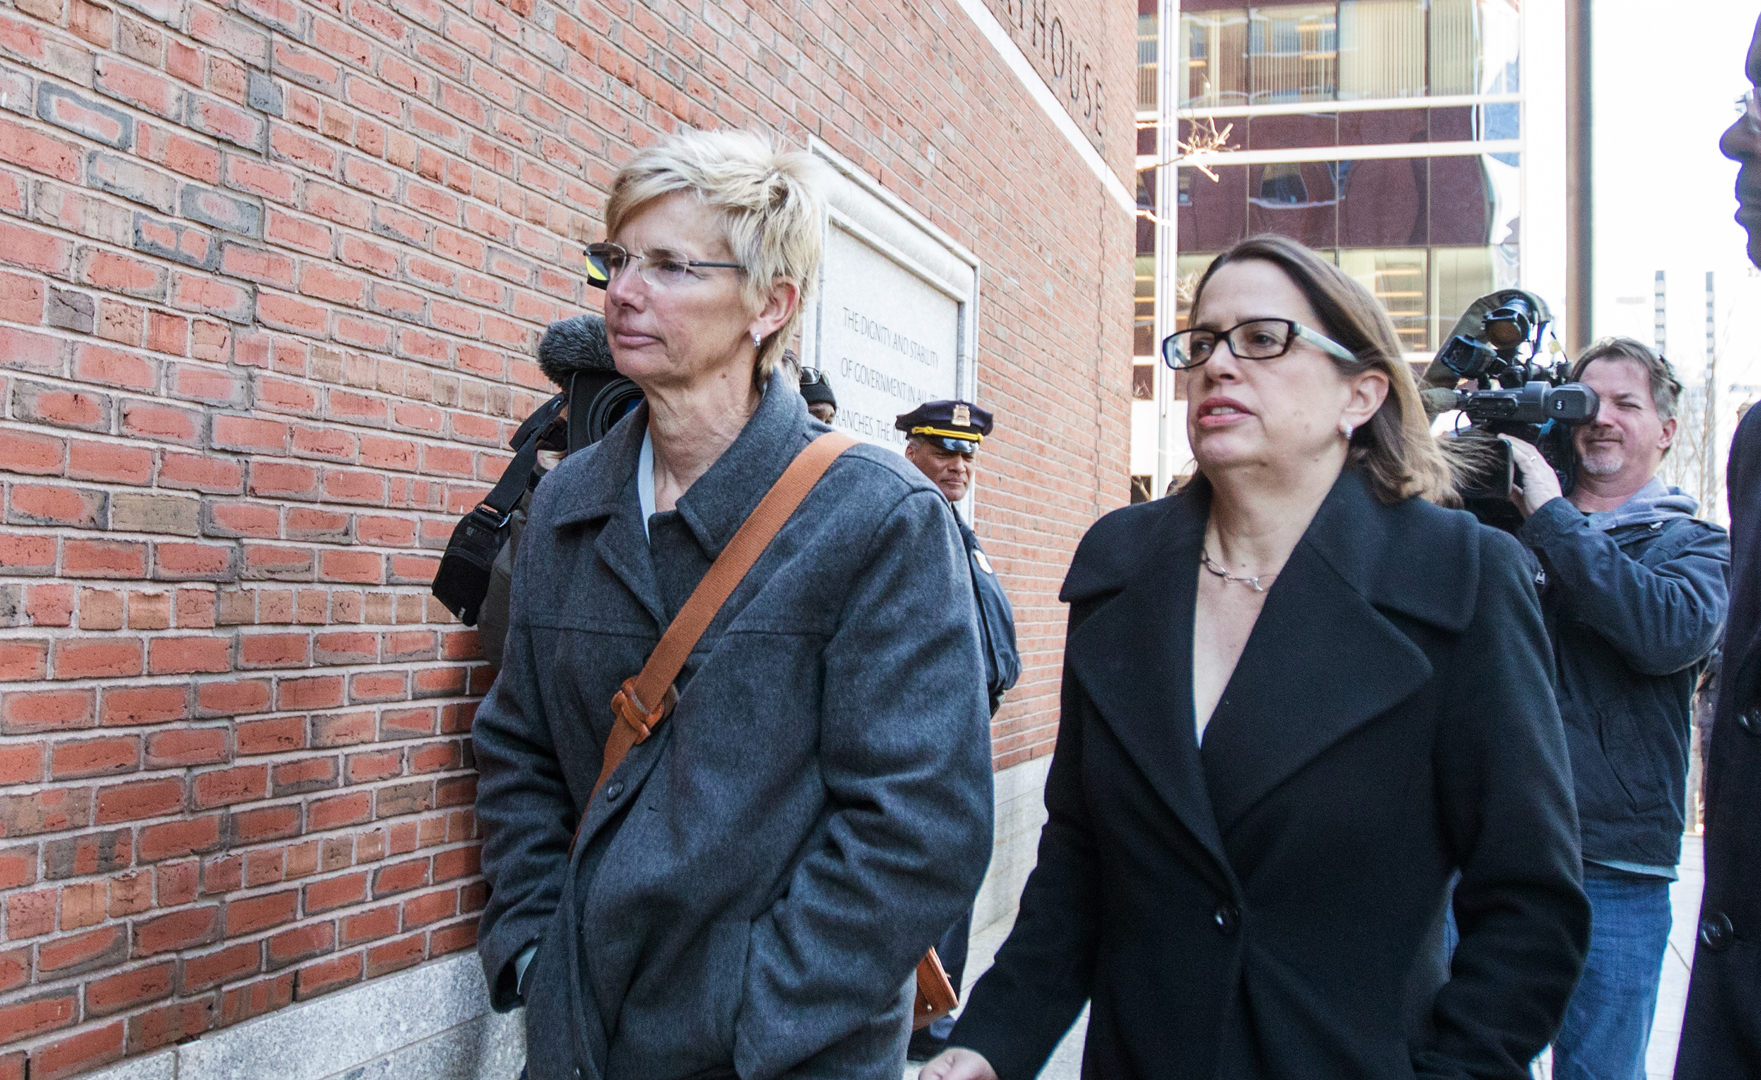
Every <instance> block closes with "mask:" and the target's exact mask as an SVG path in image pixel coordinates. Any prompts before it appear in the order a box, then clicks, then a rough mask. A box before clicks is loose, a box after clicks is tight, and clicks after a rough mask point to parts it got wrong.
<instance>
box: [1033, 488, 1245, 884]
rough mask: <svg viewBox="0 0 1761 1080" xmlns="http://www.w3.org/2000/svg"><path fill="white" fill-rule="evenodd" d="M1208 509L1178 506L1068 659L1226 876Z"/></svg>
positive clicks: (1182, 500)
mask: <svg viewBox="0 0 1761 1080" xmlns="http://www.w3.org/2000/svg"><path fill="white" fill-rule="evenodd" d="M1206 502H1207V501H1206V500H1205V499H1204V498H1203V497H1202V495H1201V496H1194V495H1183V496H1180V497H1178V498H1174V499H1170V500H1168V503H1167V505H1168V513H1167V515H1166V517H1164V518H1163V520H1162V523H1161V525H1160V528H1161V530H1162V537H1161V539H1160V542H1159V543H1158V544H1156V545H1154V546H1153V547H1152V548H1151V550H1152V551H1153V552H1155V554H1154V555H1153V556H1152V557H1150V558H1147V559H1145V560H1144V561H1143V564H1142V565H1141V566H1138V567H1136V568H1134V569H1133V570H1132V571H1131V573H1130V574H1129V576H1128V577H1127V579H1126V581H1125V585H1124V588H1123V589H1122V590H1121V591H1120V592H1119V593H1118V594H1117V595H1116V596H1114V597H1113V598H1112V599H1111V600H1108V601H1106V602H1105V603H1104V604H1102V605H1101V607H1099V608H1098V609H1096V610H1095V612H1094V613H1093V614H1091V615H1090V616H1088V618H1087V619H1086V620H1084V621H1083V623H1082V624H1081V625H1080V626H1078V627H1077V629H1076V630H1075V632H1074V633H1072V634H1071V637H1070V642H1069V645H1068V647H1067V655H1068V658H1069V661H1070V664H1071V667H1072V669H1073V670H1074V671H1075V673H1076V675H1077V677H1078V678H1079V679H1080V680H1081V683H1082V689H1083V691H1084V692H1085V693H1087V695H1088V697H1089V699H1090V700H1091V701H1093V702H1094V705H1095V708H1096V709H1097V710H1098V711H1099V712H1100V714H1101V716H1102V717H1104V718H1105V720H1106V722H1107V726H1108V728H1109V729H1110V730H1111V731H1112V732H1113V733H1114V735H1115V736H1116V737H1117V738H1118V740H1119V742H1120V744H1121V745H1122V746H1123V747H1124V748H1125V752H1126V753H1127V754H1129V755H1130V756H1131V758H1132V760H1134V761H1135V762H1136V763H1137V766H1138V768H1139V769H1140V770H1142V772H1143V774H1144V776H1145V777H1146V778H1147V779H1148V780H1149V783H1150V785H1151V786H1152V787H1153V788H1154V789H1155V791H1156V793H1157V795H1159V796H1160V797H1161V799H1162V801H1163V802H1165V803H1167V804H1168V807H1169V808H1170V809H1171V810H1173V811H1174V814H1175V816H1176V817H1177V818H1179V820H1180V823H1181V824H1182V825H1184V826H1185V827H1186V829H1187V831H1188V832H1190V833H1191V834H1192V835H1193V837H1194V838H1196V839H1197V840H1198V841H1199V843H1200V844H1202V845H1203V846H1204V847H1205V849H1206V850H1208V851H1209V852H1210V853H1211V854H1212V855H1213V856H1214V857H1215V858H1216V860H1217V864H1218V867H1219V868H1220V869H1223V870H1224V872H1225V873H1226V867H1227V866H1228V861H1227V858H1226V856H1225V854H1224V849H1223V839H1222V835H1221V833H1220V832H1219V831H1218V829H1217V823H1216V819H1215V816H1214V815H1213V813H1212V810H1211V803H1210V799H1209V797H1208V796H1207V795H1206V792H1205V777H1204V770H1203V767H1202V765H1201V764H1200V761H1199V753H1198V740H1197V737H1196V735H1195V732H1194V723H1193V713H1192V611H1193V603H1194V600H1195V597H1196V590H1197V586H1198V576H1197V575H1198V553H1199V545H1200V544H1202V543H1203V542H1204V531H1205V507H1206ZM1195 504H1196V505H1195Z"/></svg>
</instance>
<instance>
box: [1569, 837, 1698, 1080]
mask: <svg viewBox="0 0 1761 1080" xmlns="http://www.w3.org/2000/svg"><path fill="white" fill-rule="evenodd" d="M1584 892H1585V893H1587V894H1588V895H1589V897H1590V958H1589V962H1588V963H1587V964H1586V965H1585V967H1584V977H1583V978H1582V979H1581V980H1580V981H1579V982H1578V988H1577V989H1576V990H1575V991H1573V992H1572V995H1571V1001H1569V1002H1568V1003H1567V1004H1566V1007H1565V1022H1564V1023H1563V1024H1562V1025H1561V1026H1560V1028H1559V1036H1558V1037H1557V1038H1555V1039H1554V1040H1553V1080H1645V1045H1646V1044H1647V1043H1648V1042H1650V1040H1651V1019H1652V1017H1653V1015H1654V1014H1655V1013H1656V1011H1657V984H1658V983H1659V982H1661V981H1662V978H1663V950H1664V949H1666V948H1668V947H1669V923H1670V918H1669V882H1668V881H1666V880H1664V879H1663V878H1657V877H1642V876H1640V875H1637V874H1622V873H1620V872H1618V871H1613V870H1604V869H1600V868H1598V867H1595V866H1587V867H1585V872H1584Z"/></svg>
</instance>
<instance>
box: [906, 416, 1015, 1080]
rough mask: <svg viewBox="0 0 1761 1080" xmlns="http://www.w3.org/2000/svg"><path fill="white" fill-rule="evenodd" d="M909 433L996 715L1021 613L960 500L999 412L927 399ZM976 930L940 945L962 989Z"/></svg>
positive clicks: (935, 1030) (940, 1045)
mask: <svg viewBox="0 0 1761 1080" xmlns="http://www.w3.org/2000/svg"><path fill="white" fill-rule="evenodd" d="M893 426H894V427H895V428H897V429H898V430H900V431H903V432H904V433H905V436H906V437H905V457H906V458H907V459H909V460H910V461H911V463H912V464H913V465H916V466H917V467H918V469H919V470H921V471H922V472H923V475H925V476H927V477H929V479H930V481H931V482H932V483H934V484H935V486H936V487H937V488H939V489H940V490H941V493H942V495H943V496H944V497H945V498H946V499H947V500H948V505H949V506H950V507H951V508H953V509H954V521H955V522H956V523H957V524H958V525H959V526H960V535H961V537H962V538H964V539H965V541H966V562H967V565H968V567H969V569H970V570H971V572H972V593H973V598H974V600H976V602H977V604H978V628H979V634H980V636H981V637H982V638H983V642H982V644H983V646H984V667H985V672H984V675H985V683H986V687H987V689H988V690H989V691H990V699H991V714H992V715H995V714H996V711H997V707H998V706H999V705H1001V704H1002V702H1003V694H1004V693H1005V692H1007V691H1008V689H1009V688H1010V687H1011V686H1014V685H1015V680H1016V679H1017V678H1019V677H1020V676H1021V657H1020V654H1018V653H1017V652H1016V651H1015V611H1014V609H1013V608H1011V607H1010V606H1009V597H1008V595H1007V594H1006V593H1004V592H1003V583H1002V582H1001V581H998V580H997V572H996V570H995V569H993V568H992V567H991V560H990V559H989V558H988V557H987V556H986V555H985V553H984V549H983V548H981V547H979V545H978V535H977V534H976V533H974V532H973V531H972V529H971V527H970V526H968V525H967V524H966V522H964V521H962V520H961V519H960V512H959V509H958V508H959V505H960V500H961V499H964V498H965V497H966V492H967V490H968V489H970V488H971V487H972V476H973V472H974V466H973V459H974V458H976V457H977V456H978V447H979V444H980V443H982V442H984V438H985V436H986V435H989V434H990V433H991V426H992V420H991V414H990V413H988V412H986V411H985V410H983V409H981V408H979V407H978V406H976V405H973V404H971V403H970V402H965V401H926V402H924V403H923V404H922V405H919V406H918V407H917V408H915V409H913V410H911V411H910V412H908V413H905V414H904V415H902V416H900V417H899V418H898V419H896V420H894V421H893ZM971 935H972V912H971V911H968V912H967V913H966V915H965V916H964V917H963V918H961V920H960V921H959V923H957V924H956V925H955V926H954V928H953V929H951V930H949V931H948V933H947V934H946V935H944V936H943V938H942V940H941V942H940V943H939V944H937V945H936V952H937V954H938V955H939V956H940V957H941V960H942V966H943V967H944V968H946V969H947V972H948V981H949V982H951V983H953V984H954V989H955V990H956V991H958V990H959V989H960V977H961V975H962V974H964V973H965V969H966V944H967V939H968V938H969V937H971ZM953 1030H954V1020H953V1018H952V1017H948V1016H944V1017H942V1018H941V1019H940V1020H937V1021H936V1022H935V1023H933V1024H931V1025H929V1026H928V1027H926V1028H924V1029H923V1030H922V1031H919V1032H917V1033H916V1034H914V1035H912V1036H911V1048H910V1057H911V1059H912V1060H914V1061H927V1060H929V1059H930V1058H932V1057H934V1056H935V1055H937V1054H939V1053H941V1052H942V1051H943V1050H945V1049H947V1045H948V1034H949V1033H950V1032H951V1031H953Z"/></svg>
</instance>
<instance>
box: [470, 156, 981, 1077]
mask: <svg viewBox="0 0 1761 1080" xmlns="http://www.w3.org/2000/svg"><path fill="white" fill-rule="evenodd" d="M822 219H823V210H822V208H821V204H820V199H819V196H818V194H817V192H816V190H815V180H814V176H813V169H812V167H811V163H810V161H809V160H808V159H807V158H806V157H805V155H802V154H794V153H778V152H777V151H775V150H774V149H772V148H771V147H770V146H769V145H767V144H765V143H764V142H762V141H761V140H759V139H758V138H756V137H754V136H750V135H744V134H740V133H725V132H724V133H704V132H687V133H684V134H680V135H675V136H673V137H671V138H669V139H666V140H664V141H662V142H661V143H659V144H658V145H656V146H654V147H653V148H651V149H649V150H646V151H644V152H643V153H641V154H639V155H638V156H637V157H636V158H635V159H634V160H632V161H631V162H630V163H629V164H628V165H627V166H625V167H624V169H623V170H622V171H621V172H620V173H619V174H618V176H617V179H616V181H615V183H614V185H613V187H612V192H611V198H610V200H609V201H608V203H607V206H606V232H607V236H608V239H607V240H606V241H605V242H604V243H598V244H594V245H593V246H592V247H590V248H589V249H588V259H589V273H590V277H591V279H592V280H593V281H594V283H596V284H597V285H599V286H600V287H601V288H603V289H604V290H605V326H606V332H607V336H608V339H609V341H610V345H611V352H612V356H613V357H614V359H615V360H616V362H617V368H618V371H619V372H621V373H622V374H624V375H627V376H629V377H630V378H631V379H633V380H634V381H635V382H636V383H637V385H639V386H640V387H641V388H642V391H643V393H644V394H645V395H646V398H647V402H646V404H645V405H644V406H643V407H641V408H639V409H637V410H635V411H634V412H632V413H631V414H630V415H629V416H628V417H626V418H625V419H624V420H622V421H621V422H620V423H619V424H618V426H617V427H615V428H613V429H612V430H611V432H610V433H608V434H607V435H606V437H605V438H604V439H602V440H601V441H600V442H598V443H596V444H595V445H594V446H593V447H592V448H591V449H589V450H586V451H584V452H581V453H577V454H574V455H571V456H570V457H569V458H567V459H566V460H565V461H564V462H563V463H562V465H561V466H559V467H558V468H557V469H556V471H554V472H552V473H550V474H548V475H547V476H546V477H545V479H544V481H543V483H541V484H540V485H539V486H538V489H537V491H536V493H535V497H534V501H533V506H532V513H531V518H530V520H529V522H528V524H527V526H526V530H525V533H524V536H523V538H522V542H521V546H520V552H519V556H518V561H517V565H516V567H515V572H514V583H513V614H512V618H511V620H510V628H509V633H508V640H507V647H506V657H505V666H504V667H503V668H502V670H501V674H500V677H499V678H498V679H497V680H496V683H495V687H494V689H493V690H492V691H491V692H490V694H489V696H488V697H487V698H486V699H485V700H484V702H483V705H482V707H481V708H480V709H479V711H478V713H477V718H476V723H475V725H474V727H473V739H474V746H475V748H476V755H477V766H478V770H479V773H480V776H481V779H480V782H479V785H478V794H477V815H478V819H479V820H480V821H481V822H482V825H483V830H484V846H483V871H484V874H485V876H486V877H487V878H488V879H489V882H490V885H491V888H492V892H491V895H490V899H489V904H488V907H487V908H486V909H485V911H484V914H483V923H482V931H481V934H480V940H479V951H480V953H481V954H482V957H483V965H484V971H485V973H486V974H487V976H488V978H489V983H490V986H491V990H492V994H493V1001H494V1003H495V1005H496V1007H498V1008H502V1009H506V1008H510V1007H512V1006H513V1005H515V1004H517V1003H519V1002H522V1001H523V1002H524V1004H525V1007H526V1033H527V1064H528V1068H529V1070H530V1074H531V1078H532V1080H581V1078H582V1077H595V1078H604V1080H637V1078H640V1080H670V1078H679V1080H685V1078H692V1080H709V1078H717V1077H727V1078H732V1077H735V1076H744V1077H776V1076H802V1077H806V1076H817V1077H828V1078H830V1077H837V1078H855V1080H898V1078H899V1075H900V1073H901V1071H902V1070H903V1067H904V1058H905V1043H906V1039H907V1036H908V1035H909V1033H910V1016H911V1011H912V989H913V985H914V984H913V981H912V971H913V968H914V967H915V966H916V964H917V962H918V961H919V959H920V958H922V957H923V955H924V952H925V950H927V949H928V948H929V946H930V945H932V944H933V943H934V942H935V940H936V938H937V937H938V936H939V935H940V934H941V932H942V931H943V930H945V929H946V928H947V927H948V926H949V925H951V924H952V923H953V922H954V920H955V919H956V918H957V917H958V916H959V915H960V914H961V912H963V911H964V910H966V907H967V905H968V904H969V903H970V902H971V900H972V897H973V895H974V893H975V892H976V891H977V888H978V884H979V881H980V879H981V878H982V877H983V875H984V869H985V864H986V862H987V860H988V858H989V855H990V849H991V786H990V783H991V781H990V739H989V728H988V724H987V720H988V716H989V713H988V711H987V708H986V704H987V703H986V701H985V695H984V680H983V678H982V677H974V673H975V672H977V673H982V672H983V670H984V666H983V660H982V659H981V657H980V654H979V640H978V631H977V628H976V623H975V621H974V614H973V606H972V600H971V585H970V581H969V579H968V578H967V574H966V567H965V551H964V548H963V546H962V544H961V539H960V532H959V529H958V527H957V526H956V524H955V522H954V517H953V514H952V513H951V512H950V511H949V509H948V506H947V501H946V500H945V499H943V498H942V497H941V494H940V493H939V492H938V491H937V490H936V489H935V487H934V486H932V485H931V484H930V483H929V481H927V480H926V479H924V477H923V476H922V475H921V474H920V473H919V472H918V471H917V470H916V469H915V468H913V467H912V466H911V464H910V463H909V462H907V461H906V460H905V459H904V458H903V457H900V456H899V455H898V454H895V453H892V452H891V451H888V450H884V449H879V448H874V447H868V446H856V447H854V448H851V449H847V450H845V451H844V452H843V453H842V455H841V456H838V457H837V458H836V459H835V460H833V461H832V464H831V465H830V467H829V469H828V470H827V471H826V472H825V473H824V475H823V478H822V479H820V480H819V481H818V483H817V484H816V485H814V486H812V487H811V489H810V490H809V492H808V494H807V495H806V501H805V502H803V503H801V504H800V507H799V509H798V510H797V511H796V512H795V513H793V515H792V516H790V517H788V518H787V520H786V523H785V524H783V526H782V528H781V531H780V532H779V533H777V534H776V535H775V538H774V539H773V540H771V541H770V543H769V545H768V546H767V547H765V548H764V549H763V553H762V554H761V555H760V556H759V557H758V560H757V562H756V563H755V564H753V565H752V567H751V569H750V571H749V572H747V573H746V575H745V577H744V578H743V579H741V580H740V583H739V585H738V586H737V587H736V588H735V589H734V591H733V592H732V594H731V595H730V596H729V597H728V598H727V600H726V602H725V603H724V604H723V605H722V606H721V608H720V609H719V612H718V613H717V614H716V615H715V616H714V618H713V620H712V621H711V622H709V624H708V626H707V629H706V630H705V632H704V633H703V634H702V636H701V638H700V639H698V641H697V644H696V646H695V648H693V649H690V650H689V654H688V658H687V659H686V660H685V663H684V666H683V669H682V670H681V671H680V673H679V675H678V677H677V679H676V680H674V681H673V682H672V684H671V692H670V693H667V694H665V695H664V696H661V695H655V696H656V699H657V701H658V702H659V703H658V704H656V703H653V702H651V703H647V704H645V703H643V702H641V701H640V700H639V698H640V694H639V693H638V692H637V691H639V690H640V689H641V688H640V686H639V685H635V684H630V685H626V683H625V680H629V679H632V677H635V676H637V674H638V672H640V671H642V670H643V669H644V665H645V664H646V663H647V661H648V659H649V657H650V654H651V653H653V652H654V651H655V649H656V645H657V641H658V640H659V639H660V638H661V635H662V633H663V632H664V631H666V630H667V629H668V628H669V627H671V626H673V625H674V624H675V622H676V623H679V624H681V625H683V624H688V623H689V622H690V620H689V619H685V618H681V617H680V616H681V610H682V609H683V608H684V606H685V603H686V599H687V597H689V596H691V595H692V593H693V590H694V589H696V588H697V586H698V585H699V584H700V583H701V582H702V581H703V580H704V578H705V576H706V574H707V573H708V572H709V569H710V566H711V564H712V563H714V562H715V561H716V560H717V559H718V557H720V556H722V554H723V553H724V551H725V550H727V549H729V548H730V546H734V547H737V546H738V545H732V544H731V540H732V538H733V537H734V535H735V533H736V531H737V530H738V529H739V528H740V527H741V525H742V523H743V522H744V521H746V520H747V518H748V516H749V515H750V514H751V513H752V511H753V509H754V507H755V506H756V505H757V504H758V503H759V501H760V499H761V498H762V497H764V496H765V494H766V492H767V491H769V490H771V488H772V484H773V482H775V481H777V480H778V478H779V477H780V476H781V475H782V474H783V472H784V470H785V469H786V468H787V467H788V466H789V465H790V463H791V462H792V461H794V460H795V459H796V458H797V456H798V455H800V454H801V453H802V452H803V451H804V450H805V449H806V448H807V447H808V446H809V445H810V444H813V443H815V441H816V440H818V439H821V438H826V439H834V440H835V439H837V438H838V437H837V436H834V435H831V434H829V429H828V428H827V427H826V426H825V425H824V424H822V423H820V422H819V421H817V420H814V419H812V418H810V417H809V416H808V412H807V403H806V402H805V401H804V400H803V399H802V396H801V393H800V386H799V383H798V381H797V378H798V377H797V374H796V372H795V370H794V369H793V367H792V366H791V365H788V364H785V363H783V362H781V361H782V356H783V350H784V346H785V345H786V344H787V343H788V341H789V339H790V338H791V336H792V335H793V333H794V330H795V327H796V323H797V321H798V319H799V316H800V312H801V304H802V299H803V294H804V293H805V292H806V290H807V288H808V286H809V283H811V282H813V281H815V280H816V279H817V277H818V275H819V261H820V235H821V228H822ZM832 445H836V444H835V443H834V444H832ZM620 688H621V689H620ZM614 695H618V696H619V698H620V699H621V700H623V701H624V702H625V706H628V705H629V703H630V701H631V700H632V699H634V703H635V705H636V706H637V708H636V711H635V712H634V713H633V712H631V711H630V710H629V708H627V707H625V706H620V712H619V714H618V715H619V716H621V719H614V713H613V709H612V707H611V706H610V705H608V703H609V702H611V701H612V699H613V697H614ZM668 702H671V709H670V712H668V711H667V703H668ZM650 704H653V705H654V711H653V712H652V713H651V712H649V705H650ZM632 717H638V720H632ZM632 727H637V728H640V729H641V738H640V739H638V740H637V741H635V742H634V744H633V745H632V743H631V739H632V738H633V736H631V735H630V734H629V731H628V730H626V729H629V728H632ZM620 740H622V741H621V742H620ZM624 748H627V756H625V757H623V758H622V761H621V763H619V764H617V765H616V767H615V768H612V769H610V770H609V771H608V770H606V768H605V766H606V764H607V762H608V761H616V760H617V753H619V752H621V751H622V750H623V749H624Z"/></svg>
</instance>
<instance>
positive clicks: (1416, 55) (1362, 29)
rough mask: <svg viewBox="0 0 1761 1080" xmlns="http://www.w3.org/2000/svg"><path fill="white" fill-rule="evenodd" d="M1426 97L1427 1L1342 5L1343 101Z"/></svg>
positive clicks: (1367, 0) (1362, 0) (1351, 0)
mask: <svg viewBox="0 0 1761 1080" xmlns="http://www.w3.org/2000/svg"><path fill="white" fill-rule="evenodd" d="M1424 92H1425V5H1424V0H1344V2H1343V3H1341V4H1340V5H1339V99H1340V100H1341V101H1347V100H1356V99H1371V98H1402V97H1418V96H1420V95H1422V94H1424Z"/></svg>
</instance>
